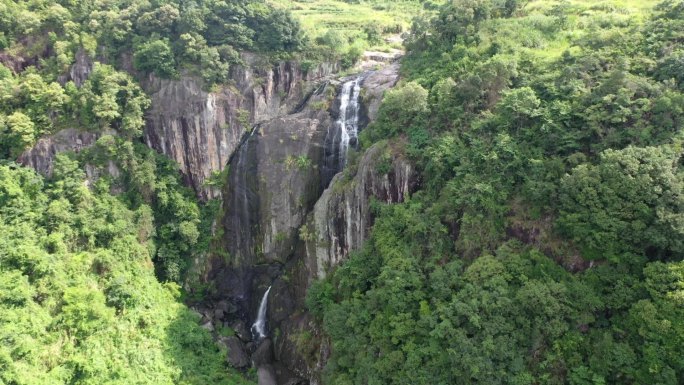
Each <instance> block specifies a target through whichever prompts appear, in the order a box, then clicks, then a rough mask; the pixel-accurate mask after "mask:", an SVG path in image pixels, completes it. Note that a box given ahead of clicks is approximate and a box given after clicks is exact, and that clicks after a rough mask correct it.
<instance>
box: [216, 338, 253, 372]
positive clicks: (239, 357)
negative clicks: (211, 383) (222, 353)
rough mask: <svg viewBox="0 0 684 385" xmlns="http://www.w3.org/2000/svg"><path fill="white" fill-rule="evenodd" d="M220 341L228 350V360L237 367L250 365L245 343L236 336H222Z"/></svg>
mask: <svg viewBox="0 0 684 385" xmlns="http://www.w3.org/2000/svg"><path fill="white" fill-rule="evenodd" d="M219 341H220V343H221V344H222V345H223V346H225V347H226V349H227V350H228V355H227V356H226V361H228V363H229V364H230V365H231V366H232V367H234V368H237V369H242V368H246V367H247V366H249V356H248V355H247V352H246V351H245V345H244V344H243V343H242V341H240V339H239V338H237V337H235V336H231V337H221V338H220V339H219Z"/></svg>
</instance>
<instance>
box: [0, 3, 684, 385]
mask: <svg viewBox="0 0 684 385" xmlns="http://www.w3.org/2000/svg"><path fill="white" fill-rule="evenodd" d="M333 3H342V4H339V5H335V7H337V8H334V7H333V6H334V4H333ZM333 8H334V9H335V10H336V11H335V12H332V11H330V9H333ZM399 35H401V36H402V39H403V43H397V41H396V39H395V40H392V39H391V38H390V37H392V36H395V37H396V36H399ZM683 44H684V1H681V0H665V1H655V0H606V1H592V0H528V1H526V0H448V1H429V0H428V1H410V0H404V1H388V0H368V1H364V0H361V1H351V0H347V1H344V2H338V1H328V0H312V1H285V0H273V1H263V0H230V1H228V0H205V1H193V0H139V1H136V0H82V1H74V0H59V1H46V0H29V1H12V0H0V385H5V384H7V385H39V384H187V385H200V384H241V383H250V381H253V380H254V379H255V373H254V370H245V371H243V373H240V372H238V371H237V370H235V369H234V368H231V367H229V365H227V364H226V360H225V355H226V349H225V347H223V346H221V345H219V344H215V343H214V341H213V340H212V333H210V331H208V330H206V329H207V328H203V327H201V326H200V319H202V315H200V314H198V313H197V312H196V311H194V310H193V309H191V308H190V307H189V306H188V305H187V304H188V303H192V304H196V303H201V301H202V298H198V297H197V295H201V294H202V293H204V292H203V291H201V290H187V289H188V288H192V289H194V288H195V287H194V286H193V285H195V286H199V285H200V283H198V282H196V281H194V279H195V278H194V277H192V276H191V273H190V270H191V268H192V264H193V261H196V260H201V259H198V258H199V257H200V256H203V255H205V254H208V253H209V254H211V253H217V254H221V251H220V250H215V248H216V247H217V245H219V244H220V242H216V238H217V237H218V236H221V232H220V231H215V229H214V227H215V226H216V223H217V221H216V219H217V217H218V216H219V215H220V214H221V211H222V208H221V202H220V201H219V200H218V199H214V200H209V201H201V200H200V199H198V197H197V196H196V195H195V193H194V192H193V191H192V190H191V189H190V188H189V187H188V186H186V185H184V183H183V179H182V175H181V173H180V172H179V166H178V165H177V164H175V163H174V161H173V160H170V159H169V158H167V157H166V156H164V155H162V154H160V153H158V152H157V151H155V150H153V149H151V148H149V147H148V146H147V145H146V144H145V143H144V141H143V140H142V137H143V130H144V127H145V118H146V116H145V112H146V111H147V109H148V108H149V107H150V104H151V101H150V95H148V94H147V93H146V92H145V91H144V86H143V83H144V82H145V81H148V80H149V79H156V78H162V79H170V80H178V79H182V78H188V77H192V78H197V79H201V83H202V87H203V90H205V91H212V90H214V91H216V90H218V89H221V87H226V88H230V87H233V88H234V87H235V85H234V84H233V83H232V81H231V79H230V74H231V69H234V68H239V67H241V66H245V65H246V63H245V62H244V60H243V56H242V53H244V52H249V53H256V54H258V55H261V57H263V58H265V61H266V64H264V66H266V67H267V66H269V65H273V64H274V63H278V62H281V61H283V60H289V61H294V62H297V63H300V64H301V66H302V68H304V69H306V68H310V67H313V66H314V65H315V64H318V63H321V62H340V63H341V64H342V67H343V68H344V70H345V71H348V72H349V73H352V72H354V71H355V70H354V68H353V66H354V65H355V64H356V63H357V62H358V61H359V59H360V58H361V57H362V56H363V53H364V51H368V50H374V51H385V52H387V51H390V50H392V49H396V48H403V49H404V50H405V51H406V54H405V56H404V57H403V58H402V60H401V70H400V71H401V79H402V80H401V81H400V82H399V84H398V85H397V86H396V87H394V88H393V89H391V90H389V91H387V92H386V93H385V96H384V100H383V103H382V106H381V108H380V110H379V116H378V119H377V120H376V121H375V122H373V123H371V124H370V125H369V126H368V127H367V128H365V129H364V130H363V131H362V132H361V135H360V138H359V143H360V148H359V152H363V151H365V150H367V149H369V148H371V147H372V146H378V145H382V146H383V147H382V148H385V149H387V151H391V152H393V153H394V154H395V156H396V154H399V155H398V156H399V157H401V158H403V159H406V160H407V161H409V162H410V163H411V164H412V165H414V166H415V168H416V169H417V172H418V175H419V188H418V191H416V192H415V193H414V194H412V195H411V196H410V197H408V198H407V199H406V200H405V201H404V202H403V203H398V204H386V203H382V202H380V201H374V202H372V211H373V227H372V231H371V235H370V237H369V239H368V240H367V241H366V242H365V244H364V246H363V248H362V249H361V250H357V251H355V252H353V253H352V254H351V255H350V257H349V258H348V260H346V261H344V262H343V263H342V264H341V265H340V266H338V267H336V268H333V269H332V272H331V273H330V274H329V275H328V276H327V277H325V278H324V279H321V280H318V281H316V282H314V283H313V286H312V287H311V288H310V289H309V291H308V295H307V298H306V306H307V308H308V311H309V312H310V314H312V315H313V318H314V319H315V322H316V324H317V325H319V326H320V327H321V328H322V333H323V334H324V336H323V337H321V339H322V340H324V341H329V344H330V347H331V349H330V351H331V355H330V357H329V360H327V364H326V365H325V368H324V369H323V377H322V378H323V383H325V384H339V385H342V384H368V385H371V384H373V385H377V384H514V385H523V384H530V385H532V384H572V385H589V384H594V385H598V384H654V385H655V384H662V385H665V384H667V385H676V384H681V383H682V382H683V381H684V348H683V346H684V261H683V258H684V160H683V159H682V155H683V152H684V127H683V125H684V45H683ZM84 57H87V58H90V59H92V60H93V61H94V65H93V67H92V71H90V72H89V73H88V74H87V76H86V77H84V78H82V79H80V78H78V77H76V78H74V76H73V75H71V77H69V76H68V74H69V73H70V70H71V68H72V66H73V65H74V63H77V62H78V61H79V60H82V58H84ZM323 105H325V103H323ZM67 129H78V130H79V132H89V133H97V135H98V139H97V141H96V143H95V144H94V145H93V146H90V147H88V148H83V149H82V150H81V151H78V152H65V153H62V154H59V155H56V156H55V159H54V162H53V164H51V165H50V172H49V173H48V174H46V175H41V174H40V173H38V172H36V171H34V170H32V169H30V168H28V167H25V166H23V165H21V164H20V163H19V162H18V160H19V158H20V157H21V155H22V154H23V153H25V151H26V150H28V149H30V148H32V147H33V146H35V145H36V144H37V143H38V142H39V140H40V139H41V138H44V137H48V136H50V135H54V134H57V133H58V132H60V131H62V130H67ZM388 158H389V156H388ZM302 159H304V161H305V162H304V163H306V162H310V160H309V159H308V158H302ZM359 159H360V156H358V155H357V156H350V162H349V164H348V166H347V169H346V170H345V171H343V172H344V173H345V174H347V175H349V178H351V177H352V175H353V173H354V171H355V168H356V167H357V166H358V162H359ZM305 166H307V167H308V166H310V165H309V164H308V163H307V164H306V165H305ZM375 167H376V168H377V171H378V172H380V173H385V174H386V173H387V172H388V170H389V169H390V165H389V164H388V163H387V162H385V161H380V162H378V163H377V165H376V166H375ZM226 171H229V170H228V169H227V168H226ZM215 177H216V179H217V180H218V181H210V182H209V183H217V184H222V183H225V181H224V180H220V179H221V178H225V174H224V173H217V174H216V175H215ZM304 235H306V234H304ZM302 238H304V236H302ZM191 294H192V295H191ZM192 296H194V297H192ZM190 297H192V298H190ZM212 332H213V337H216V335H217V332H218V333H219V334H220V333H226V334H234V333H235V331H233V330H230V329H225V330H219V331H214V330H212Z"/></svg>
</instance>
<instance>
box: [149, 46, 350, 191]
mask: <svg viewBox="0 0 684 385" xmlns="http://www.w3.org/2000/svg"><path fill="white" fill-rule="evenodd" d="M243 60H244V61H245V62H246V65H245V66H237V67H235V68H234V69H233V70H232V73H231V82H232V85H230V86H224V87H222V88H220V89H219V90H217V91H215V92H208V91H206V90H204V89H203V84H202V82H201V80H200V79H198V78H194V77H185V78H182V79H180V80H168V79H158V78H155V77H154V76H150V77H149V78H148V79H147V80H146V82H144V85H145V89H146V90H147V92H148V93H150V94H151V98H152V106H151V108H150V110H149V111H148V112H147V114H146V125H145V132H144V134H145V142H146V143H147V145H148V146H150V147H152V148H154V149H156V150H157V151H159V152H161V153H163V154H165V155H167V156H169V157H170V158H172V159H174V160H175V161H176V162H178V164H179V165H180V169H181V172H182V173H183V176H184V179H185V182H186V183H187V184H188V185H189V186H191V187H192V188H193V189H194V190H195V191H196V192H197V194H198V196H200V197H201V198H204V199H210V198H215V197H218V196H220V193H221V191H220V190H219V189H216V188H212V187H208V186H205V185H204V182H205V181H206V180H207V178H209V177H211V176H212V174H213V173H215V172H220V171H222V170H223V168H224V167H225V166H226V164H227V163H228V161H229V159H230V158H231V156H232V155H233V154H234V153H235V151H236V150H237V148H238V147H239V145H240V143H241V139H242V138H243V135H244V134H245V133H246V132H248V131H250V130H251V128H252V126H253V125H254V124H257V123H259V122H264V121H268V120H270V119H274V118H276V117H278V116H283V115H287V114H288V113H289V112H291V110H293V109H294V108H295V107H296V106H297V104H298V103H299V102H300V101H301V100H302V99H303V98H304V97H305V96H306V95H307V93H310V92H311V91H312V90H313V89H314V88H315V87H316V86H317V84H318V83H319V82H320V81H322V80H323V79H325V78H327V77H330V76H332V75H333V74H334V73H335V72H337V71H338V70H339V67H338V66H337V65H335V64H329V63H323V64H320V65H318V66H316V67H314V68H312V69H310V70H308V71H304V70H303V69H302V68H301V66H300V65H299V64H298V63H296V62H281V63H278V64H277V65H275V66H270V67H267V69H264V68H263V66H264V64H263V63H260V60H262V59H260V58H259V57H258V56H255V55H249V54H245V55H243Z"/></svg>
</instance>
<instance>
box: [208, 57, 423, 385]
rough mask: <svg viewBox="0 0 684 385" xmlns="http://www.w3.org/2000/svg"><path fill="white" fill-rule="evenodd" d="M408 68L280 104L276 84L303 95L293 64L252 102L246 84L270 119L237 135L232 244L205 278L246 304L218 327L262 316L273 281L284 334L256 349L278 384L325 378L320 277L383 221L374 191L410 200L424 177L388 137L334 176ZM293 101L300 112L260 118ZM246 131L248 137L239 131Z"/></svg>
mask: <svg viewBox="0 0 684 385" xmlns="http://www.w3.org/2000/svg"><path fill="white" fill-rule="evenodd" d="M397 70H398V66H396V65H391V66H389V69H387V70H382V71H374V72H369V73H364V74H363V75H360V76H355V77H351V78H345V79H342V80H340V81H332V82H330V84H328V85H327V86H325V87H317V88H316V92H314V93H311V94H309V95H310V97H305V98H304V99H302V100H300V101H298V102H295V101H294V98H292V99H290V98H289V97H287V96H285V97H283V98H281V100H280V102H274V101H270V102H269V101H268V99H267V98H262V96H259V95H268V94H272V93H273V92H274V91H273V90H274V89H282V90H284V91H285V92H286V93H287V92H292V90H290V91H287V88H281V87H282V85H283V84H291V82H292V79H291V78H290V77H288V76H289V75H288V76H285V77H282V73H290V70H289V69H287V68H286V67H282V68H281V67H279V69H278V70H277V71H276V72H278V73H279V75H277V76H275V72H274V73H273V74H274V76H275V77H274V79H275V78H277V79H279V80H277V81H273V82H272V83H271V85H269V83H263V87H262V88H261V89H260V90H257V91H258V92H257V93H256V94H254V95H253V96H255V97H256V98H251V99H248V98H246V97H244V93H242V94H241V95H243V97H242V99H236V101H235V102H236V103H242V104H239V105H241V106H243V108H245V109H249V110H250V111H251V113H252V116H251V117H250V119H252V121H255V122H259V123H257V124H256V126H255V128H254V129H253V130H252V131H251V132H248V133H245V134H244V135H243V134H242V131H238V132H237V133H238V134H240V135H237V134H236V135H235V138H236V141H239V143H238V144H236V145H235V146H237V150H235V152H234V154H233V155H232V156H229V160H228V162H229V172H228V175H227V180H226V183H225V187H224V189H223V190H222V191H221V193H220V194H221V196H222V202H223V205H222V212H223V214H222V217H221V221H220V226H219V227H220V231H221V232H222V244H221V246H220V249H222V250H225V251H226V253H225V254H224V255H221V256H218V255H217V256H215V257H214V258H213V259H212V262H211V265H210V268H209V269H208V271H207V272H206V273H205V274H204V275H203V276H204V277H205V278H206V279H207V280H208V281H211V282H212V283H213V284H214V285H213V286H214V287H215V290H214V291H213V293H214V295H213V297H211V298H208V299H207V303H206V305H207V306H209V307H210V308H212V307H213V308H217V309H218V306H219V304H221V303H224V302H225V301H228V302H229V303H231V304H232V306H235V307H236V311H234V312H230V314H228V315H227V312H225V311H222V312H220V314H219V315H218V316H217V315H216V314H217V313H216V311H213V312H211V311H210V312H209V313H210V314H213V315H212V317H214V318H215V319H214V322H215V323H217V324H218V323H219V322H223V323H224V324H228V325H231V324H233V323H235V322H236V321H235V320H236V319H240V320H241V321H242V322H243V323H244V324H245V325H251V324H252V323H253V322H254V320H255V318H256V315H257V312H258V307H259V303H260V302H261V300H262V299H263V298H262V297H263V293H265V292H266V290H267V289H268V288H269V287H270V288H271V289H270V294H269V300H268V308H267V311H266V319H267V323H266V325H267V329H268V331H270V332H271V333H269V337H271V338H272V339H264V340H263V341H269V342H268V348H267V347H264V346H265V345H264V342H263V341H262V340H261V339H260V338H259V339H258V341H250V342H247V343H246V344H245V346H247V350H248V351H251V352H252V360H253V361H254V363H255V364H256V366H257V367H258V368H259V370H261V372H262V374H263V376H268V375H270V374H272V372H271V369H273V372H275V374H276V381H277V383H278V384H283V383H289V382H290V381H295V382H294V383H296V381H298V379H302V378H303V379H311V380H312V381H313V382H314V383H315V382H316V379H318V378H319V377H320V371H321V369H322V367H323V365H324V363H325V362H326V360H327V357H328V355H329V352H330V349H329V347H328V346H327V345H326V344H325V343H324V341H325V337H324V336H323V333H321V331H320V330H318V329H317V325H316V322H315V320H313V319H312V317H311V316H310V315H308V314H307V313H306V310H305V305H304V299H305V296H306V291H307V289H308V287H309V285H310V284H311V282H312V281H313V280H314V279H315V278H318V277H321V276H323V275H324V274H325V273H326V272H327V269H328V268H329V267H330V266H333V265H335V264H337V263H339V262H340V261H342V260H343V259H344V258H346V257H347V255H348V253H349V252H350V251H351V250H354V249H356V248H358V247H360V245H361V243H362V242H363V241H364V240H365V238H366V237H367V236H368V232H369V229H370V227H371V225H372V219H373V218H372V215H371V210H370V205H371V203H370V201H371V199H373V198H375V199H379V200H381V201H383V202H388V203H395V202H401V201H403V200H404V199H405V198H406V197H407V196H408V195H409V194H410V193H411V192H412V191H414V189H415V186H416V184H417V181H416V179H417V178H416V175H415V172H414V169H413V167H411V165H410V163H409V162H408V161H407V160H406V159H405V158H404V157H403V156H402V155H401V154H402V151H401V150H400V149H401V146H400V145H395V146H389V145H384V146H381V145H377V146H374V147H373V148H371V149H370V150H369V151H367V152H366V153H365V154H363V155H362V156H361V158H360V159H358V161H352V159H354V157H350V158H349V162H346V161H345V162H335V164H336V165H337V166H335V167H333V168H334V170H333V172H332V175H334V174H335V173H337V171H339V170H340V168H341V167H344V165H345V164H347V163H349V164H351V165H354V164H355V166H349V167H348V170H346V171H344V172H343V173H339V174H337V176H335V177H334V178H332V177H331V176H329V175H328V174H330V172H329V171H330V169H331V167H330V166H329V165H328V163H327V162H326V159H328V157H327V156H326V154H328V155H330V154H331V153H333V152H334V151H338V153H337V154H336V157H335V158H336V159H338V158H339V159H343V158H344V159H345V160H346V159H347V157H346V151H347V150H348V149H350V150H351V151H354V148H355V146H356V141H355V140H352V139H353V138H352V136H354V138H355V134H354V135H351V133H352V131H353V130H356V128H358V129H363V126H364V125H365V122H368V119H369V118H375V117H376V116H377V107H378V106H379V102H380V100H381V98H382V95H383V93H384V92H385V91H386V90H387V89H388V88H390V87H391V86H393V85H394V84H395V83H396V81H397V78H398V74H397ZM241 77H242V78H243V79H245V83H244V84H240V83H236V88H239V89H242V90H244V89H245V84H247V83H249V82H250V81H249V79H250V78H252V75H250V74H249V73H246V74H243V75H241ZM351 83H356V84H357V85H360V87H361V90H360V92H349V91H350V90H351V88H350V84H351ZM278 84H279V85H278ZM352 88H353V87H352ZM345 90H346V91H345ZM300 94H302V93H300ZM293 95H294V94H293ZM359 95H361V97H360V99H359ZM349 98H352V99H354V101H353V102H352V101H351V100H349ZM290 100H291V101H292V102H291V101H290ZM359 100H361V102H362V104H363V105H362V106H361V108H360V110H362V112H361V113H359V114H357V113H356V112H355V111H358V110H359V109H357V108H353V107H354V103H357V102H358V101H359ZM278 103H280V104H278ZM283 103H285V104H283ZM278 105H279V107H276V106H278ZM288 110H289V111H290V112H294V113H291V114H287V115H282V116H277V117H274V118H270V119H268V120H265V121H260V120H259V119H260V117H263V116H271V115H272V114H280V113H282V112H283V111H288ZM357 115H363V117H361V116H357ZM362 119H365V121H363V122H361V121H360V120H362ZM357 120H359V121H358V122H357ZM352 128H353V130H352ZM243 131H244V130H243ZM342 131H346V132H345V134H346V135H347V136H344V135H343V133H342ZM239 136H242V139H237V138H238V137H239ZM331 137H334V138H338V139H340V140H331ZM342 139H344V140H342ZM342 144H345V145H344V146H343V145H342ZM343 151H344V154H345V156H344V157H342V154H343ZM338 163H339V164H338ZM331 178H332V182H330V179H331ZM212 302H213V303H214V304H215V305H211V303H212ZM221 317H223V318H221ZM231 317H232V318H231ZM226 318H228V319H226ZM276 330H277V332H276ZM260 341H261V343H260V344H259V346H256V345H257V344H258V343H259V342H260ZM250 346H251V347H250ZM269 351H271V352H273V360H272V362H271V361H270V360H266V359H263V358H264V357H266V355H265V354H266V353H268V352H269ZM257 361H258V362H257ZM284 373H285V374H284ZM285 379H286V380H285ZM271 380H272V378H268V379H266V377H264V379H263V381H264V382H268V381H271Z"/></svg>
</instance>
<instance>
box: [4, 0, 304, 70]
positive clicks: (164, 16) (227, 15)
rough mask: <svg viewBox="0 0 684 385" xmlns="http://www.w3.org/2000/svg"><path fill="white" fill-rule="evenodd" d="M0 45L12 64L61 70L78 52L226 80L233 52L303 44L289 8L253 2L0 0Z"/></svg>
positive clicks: (288, 49) (284, 51) (293, 48)
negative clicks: (286, 9)
mask: <svg viewBox="0 0 684 385" xmlns="http://www.w3.org/2000/svg"><path fill="white" fill-rule="evenodd" d="M0 25H2V26H3V27H2V30H0V49H3V50H5V53H6V54H7V56H6V57H5V58H4V61H6V63H7V62H10V63H12V64H13V66H15V67H17V66H19V67H21V66H24V65H26V64H37V63H40V66H41V68H44V69H45V71H48V70H50V71H52V72H53V74H55V75H57V74H60V73H64V72H65V71H66V70H68V67H69V66H70V65H71V63H72V62H73V61H74V57H75V55H76V54H77V52H78V51H80V50H82V51H84V52H86V53H87V54H88V55H90V56H91V57H97V58H98V59H100V61H103V62H107V63H110V64H113V65H116V66H117V67H124V68H129V67H130V66H131V64H132V65H133V67H134V68H135V69H136V70H138V71H140V72H141V73H155V74H157V75H158V76H162V77H176V76H178V75H179V73H180V72H189V73H196V74H198V75H201V76H202V77H203V78H204V79H205V80H206V81H207V83H209V84H213V83H220V82H223V81H225V80H226V79H227V76H228V67H229V65H231V64H235V63H239V62H240V56H239V54H238V51H237V50H256V51H259V52H264V53H266V54H272V55H275V56H279V55H292V53H296V52H298V51H299V50H300V49H301V48H302V47H303V45H304V41H303V40H302V34H301V31H300V26H299V23H298V22H297V20H295V19H294V18H293V17H292V16H291V15H290V14H289V13H288V12H286V11H283V10H279V9H276V8H273V7H270V6H268V5H266V4H264V2H263V1H258V0H239V1H228V2H226V1H222V0H210V1H201V2H197V1H178V0H174V1H123V0H121V1H119V0H117V1H102V0H87V1H77V2H74V1H56V2H55V1H44V0H32V1H20V2H17V1H12V0H3V1H2V2H0Z"/></svg>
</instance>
